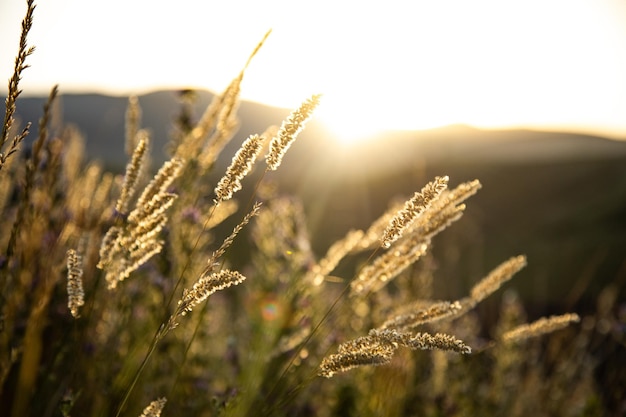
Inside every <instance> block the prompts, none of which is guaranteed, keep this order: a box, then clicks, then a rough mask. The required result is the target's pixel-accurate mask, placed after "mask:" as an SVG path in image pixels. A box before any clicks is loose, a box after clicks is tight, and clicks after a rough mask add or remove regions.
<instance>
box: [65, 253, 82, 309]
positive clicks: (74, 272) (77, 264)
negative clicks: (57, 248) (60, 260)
mask: <svg viewBox="0 0 626 417" xmlns="http://www.w3.org/2000/svg"><path fill="white" fill-rule="evenodd" d="M84 297H85V292H84V291H83V266H82V260H81V257H80V256H79V255H78V253H76V251H75V250H74V249H70V250H68V251H67V307H68V308H69V309H70V313H72V316H74V318H78V309H79V308H80V307H81V306H83V305H84V304H85V299H84Z"/></svg>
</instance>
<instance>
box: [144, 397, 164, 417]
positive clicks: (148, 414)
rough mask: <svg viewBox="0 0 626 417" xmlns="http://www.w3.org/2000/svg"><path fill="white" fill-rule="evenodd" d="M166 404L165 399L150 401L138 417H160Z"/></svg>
mask: <svg viewBox="0 0 626 417" xmlns="http://www.w3.org/2000/svg"><path fill="white" fill-rule="evenodd" d="M166 402H167V399H166V398H165V397H163V398H159V399H158V400H154V401H152V402H151V403H150V404H149V405H148V406H147V407H146V408H144V410H143V413H141V416H140V417H160V416H161V412H162V411H163V407H165V403H166Z"/></svg>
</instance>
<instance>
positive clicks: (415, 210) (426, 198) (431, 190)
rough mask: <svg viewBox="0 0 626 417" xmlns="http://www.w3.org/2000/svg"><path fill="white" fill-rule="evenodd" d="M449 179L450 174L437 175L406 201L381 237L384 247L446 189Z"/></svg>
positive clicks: (398, 236) (397, 236)
mask: <svg viewBox="0 0 626 417" xmlns="http://www.w3.org/2000/svg"><path fill="white" fill-rule="evenodd" d="M448 180H449V178H448V176H444V177H436V178H435V179H434V180H433V181H431V182H429V183H428V184H426V185H425V186H424V188H422V190H421V191H420V192H416V193H415V195H414V196H413V197H412V198H411V199H410V200H408V201H407V202H406V203H405V205H404V208H403V209H402V210H400V211H399V212H398V213H396V215H395V216H394V217H393V218H392V219H391V221H390V222H389V225H388V226H387V229H385V231H384V232H383V236H382V239H381V241H382V246H383V247H385V248H388V247H390V246H391V244H392V243H393V242H395V241H396V240H398V239H399V238H400V237H401V236H402V233H403V232H404V231H405V230H406V229H407V228H408V227H410V226H411V224H412V223H413V222H414V221H415V219H416V218H417V217H418V216H419V215H420V214H421V213H422V212H423V211H424V210H426V209H427V208H428V207H429V206H430V204H431V203H432V201H433V200H435V199H436V198H437V197H438V196H439V195H440V194H441V193H442V192H443V190H445V189H446V187H447V186H448Z"/></svg>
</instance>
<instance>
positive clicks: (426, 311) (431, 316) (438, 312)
mask: <svg viewBox="0 0 626 417" xmlns="http://www.w3.org/2000/svg"><path fill="white" fill-rule="evenodd" d="M461 310H462V306H461V303H459V302H458V301H455V302H449V301H440V302H435V303H433V304H431V305H430V306H428V307H424V308H420V309H418V310H416V311H411V312H407V313H404V314H399V315H396V316H394V317H392V318H390V319H388V320H387V321H385V322H384V323H383V324H382V326H380V327H379V329H380V330H386V329H395V330H398V331H400V332H405V331H410V330H413V329H414V328H416V327H418V326H421V325H423V324H426V323H433V322H436V321H439V320H443V319H446V318H449V317H451V316H454V315H456V314H457V313H458V312H460V311H461Z"/></svg>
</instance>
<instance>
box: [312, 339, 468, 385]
mask: <svg viewBox="0 0 626 417" xmlns="http://www.w3.org/2000/svg"><path fill="white" fill-rule="evenodd" d="M399 346H404V347H407V348H410V349H413V350H416V349H420V350H433V349H438V350H445V351H452V352H457V353H463V354H469V353H471V351H472V349H471V348H470V347H469V346H467V345H466V344H465V343H463V342H462V341H461V340H458V339H456V338H455V337H454V336H450V335H447V334H442V333H437V334H435V335H431V334H428V333H416V334H412V333H408V332H398V331H396V330H391V329H386V330H371V331H370V333H369V334H368V335H367V336H363V337H359V338H357V339H354V340H351V341H348V342H345V343H342V344H341V345H339V347H338V349H337V353H336V354H332V355H329V356H326V357H325V358H324V359H323V360H322V363H321V364H320V367H319V371H318V375H320V376H323V377H326V378H331V377H332V376H334V375H335V374H337V373H339V372H345V371H348V370H350V369H353V368H356V367H359V366H364V365H383V364H386V363H389V361H391V358H392V357H393V354H394V353H395V351H396V349H397V348H398V347H399Z"/></svg>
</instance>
